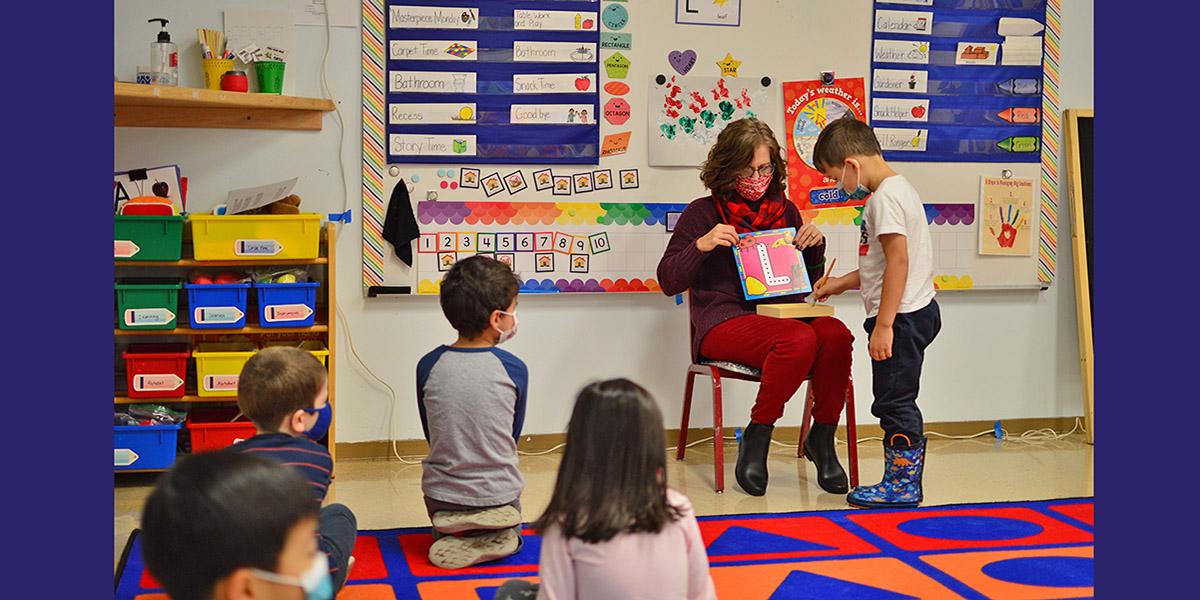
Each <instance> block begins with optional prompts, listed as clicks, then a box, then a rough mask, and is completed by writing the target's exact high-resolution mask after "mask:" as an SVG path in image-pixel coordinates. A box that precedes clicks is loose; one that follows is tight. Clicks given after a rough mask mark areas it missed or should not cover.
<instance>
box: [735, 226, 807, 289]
mask: <svg viewBox="0 0 1200 600" xmlns="http://www.w3.org/2000/svg"><path fill="white" fill-rule="evenodd" d="M738 237H739V238H740V240H739V242H738V245H737V247H736V248H734V249H733V258H734V260H735V261H736V262H737V269H738V278H739V279H741V281H742V293H743V294H745V295H746V299H747V300H758V299H760V298H772V297H775V296H787V295H791V294H804V293H807V292H811V291H812V284H811V283H810V282H809V280H808V270H807V269H805V268H804V258H803V257H802V256H801V255H800V251H799V250H797V249H796V247H795V246H794V245H792V241H793V240H794V239H795V237H796V228H795V227H788V228H785V229H771V230H768V231H752V232H749V233H743V234H741V235H739V236H738Z"/></svg>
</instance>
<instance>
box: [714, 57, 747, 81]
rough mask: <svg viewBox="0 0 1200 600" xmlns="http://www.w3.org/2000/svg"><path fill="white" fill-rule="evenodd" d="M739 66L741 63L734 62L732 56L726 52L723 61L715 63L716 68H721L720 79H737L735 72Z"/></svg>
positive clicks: (738, 61)
mask: <svg viewBox="0 0 1200 600" xmlns="http://www.w3.org/2000/svg"><path fill="white" fill-rule="evenodd" d="M741 64H742V61H740V60H734V58H733V55H732V54H730V53H728V52H726V53H725V58H724V59H723V60H718V61H717V66H718V67H721V76H722V77H737V70H738V67H739V66H741Z"/></svg>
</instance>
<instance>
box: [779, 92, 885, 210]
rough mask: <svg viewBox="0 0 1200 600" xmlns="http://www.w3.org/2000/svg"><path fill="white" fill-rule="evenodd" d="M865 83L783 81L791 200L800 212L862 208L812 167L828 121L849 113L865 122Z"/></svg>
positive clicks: (788, 184) (834, 182)
mask: <svg viewBox="0 0 1200 600" xmlns="http://www.w3.org/2000/svg"><path fill="white" fill-rule="evenodd" d="M864 86H865V84H864V82H863V78H862V77H854V78H846V79H835V80H833V85H822V84H821V82H820V81H817V80H813V81H785V82H783V106H784V110H783V129H784V131H785V132H786V135H787V164H788V178H787V189H788V197H789V198H791V200H792V202H793V203H795V204H796V206H797V207H799V208H800V209H801V210H804V209H810V208H837V207H842V206H862V204H863V201H862V200H859V201H857V202H856V201H853V200H850V199H849V198H847V197H846V194H845V193H843V192H842V190H841V189H840V188H839V187H838V184H837V182H836V181H834V180H832V179H829V178H828V177H825V176H824V175H822V174H821V173H820V172H819V171H817V169H816V168H815V167H814V166H813V164H812V151H813V147H814V146H816V145H817V136H819V135H821V131H822V130H823V129H825V125H826V124H828V123H829V122H831V121H833V120H836V119H840V118H842V117H844V116H846V115H847V114H849V115H853V117H854V118H855V119H858V120H860V121H863V122H866V120H867V111H866V105H867V103H866V100H865V98H864V96H863V88H864Z"/></svg>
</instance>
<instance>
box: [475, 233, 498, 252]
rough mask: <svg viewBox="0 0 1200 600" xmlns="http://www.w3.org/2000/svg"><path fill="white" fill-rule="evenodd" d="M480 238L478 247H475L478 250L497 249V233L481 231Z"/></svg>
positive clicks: (492, 250) (488, 250) (493, 250)
mask: <svg viewBox="0 0 1200 600" xmlns="http://www.w3.org/2000/svg"><path fill="white" fill-rule="evenodd" d="M478 238H479V239H478V241H477V242H476V245H477V248H475V249H476V250H478V251H479V252H480V253H483V252H495V251H496V234H494V233H481V234H479V236H478Z"/></svg>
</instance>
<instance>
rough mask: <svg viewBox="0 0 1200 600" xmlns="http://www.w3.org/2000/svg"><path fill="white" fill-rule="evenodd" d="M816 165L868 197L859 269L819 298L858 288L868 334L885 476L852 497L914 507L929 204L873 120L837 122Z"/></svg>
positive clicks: (928, 292) (870, 504)
mask: <svg viewBox="0 0 1200 600" xmlns="http://www.w3.org/2000/svg"><path fill="white" fill-rule="evenodd" d="M813 164H814V165H815V166H816V167H817V168H818V169H820V170H821V172H822V173H824V174H825V176H826V177H829V178H832V179H836V180H837V181H838V182H839V185H840V186H841V188H842V190H844V191H845V192H846V194H847V195H848V196H849V197H850V198H851V199H854V200H862V199H863V198H866V197H867V196H868V195H870V198H868V199H867V203H866V206H864V207H863V213H862V229H863V236H862V239H863V242H862V243H863V244H864V245H866V246H867V252H866V254H865V255H864V254H861V253H860V255H859V259H858V270H856V271H852V272H850V273H848V274H846V275H842V276H841V277H833V278H830V279H829V280H828V281H827V282H826V283H825V284H824V285H821V286H818V287H817V289H816V290H814V291H813V293H814V294H816V296H817V298H818V299H823V298H827V297H829V296H833V295H837V294H840V293H842V292H844V291H846V290H851V289H855V288H858V289H860V290H861V294H862V299H863V304H864V305H865V307H866V309H867V320H866V322H865V323H863V327H864V328H865V329H866V330H867V334H868V335H870V336H871V338H870V342H869V348H868V350H869V352H870V355H871V373H872V379H873V380H874V382H873V388H874V392H875V402H874V403H873V404H872V405H871V414H873V415H875V416H876V417H878V418H879V425H880V427H882V428H883V434H884V435H883V456H884V470H883V480H882V481H881V482H879V483H878V484H876V485H864V486H858V487H856V488H854V489H853V490H851V491H850V494H849V495H848V496H847V497H846V501H847V502H849V503H850V504H851V505H853V506H858V507H861V508H874V507H892V508H904V507H914V506H917V505H918V504H920V503H921V501H922V500H923V498H924V491H923V489H922V486H921V479H922V476H923V474H924V470H925V433H924V432H925V423H924V421H923V420H922V418H921V409H920V408H918V407H917V392H918V390H919V389H920V386H921V365H922V363H923V362H924V361H925V349H926V348H927V347H928V346H929V344H930V343H932V342H933V338H935V337H937V334H938V332H939V331H940V330H941V328H942V316H941V312H940V309H939V308H938V303H937V300H934V290H933V244H932V242H931V241H930V237H929V223H928V221H926V220H925V219H926V217H925V206H924V205H922V204H921V196H920V195H919V194H917V190H916V189H915V188H913V186H912V184H910V183H909V182H908V180H907V179H905V178H904V176H903V175H900V174H898V173H896V172H895V171H893V170H892V168H891V167H889V166H888V164H887V162H886V161H884V160H883V151H882V149H881V148H880V146H879V140H878V139H876V137H875V132H873V131H871V128H870V126H868V125H867V124H866V123H863V122H862V121H856V120H854V119H853V118H841V119H838V120H836V121H833V122H832V123H830V124H829V125H828V126H826V127H825V129H824V130H822V131H821V135H820V136H818V137H817V144H816V146H815V147H814V148H813Z"/></svg>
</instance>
